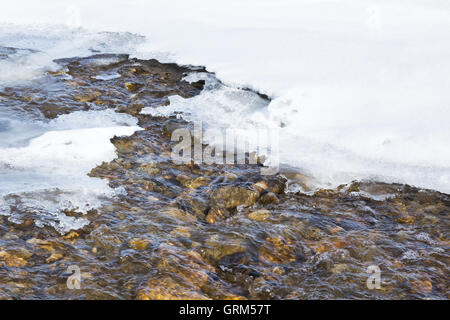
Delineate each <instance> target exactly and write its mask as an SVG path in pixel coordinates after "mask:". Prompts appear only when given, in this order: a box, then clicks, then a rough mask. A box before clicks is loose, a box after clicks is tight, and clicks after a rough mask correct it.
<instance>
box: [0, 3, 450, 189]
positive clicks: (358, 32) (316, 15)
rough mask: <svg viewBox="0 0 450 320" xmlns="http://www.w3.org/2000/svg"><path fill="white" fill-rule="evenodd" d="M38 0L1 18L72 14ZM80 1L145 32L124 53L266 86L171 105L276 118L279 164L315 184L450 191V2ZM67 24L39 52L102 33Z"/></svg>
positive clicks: (228, 115) (88, 22) (82, 8)
mask: <svg viewBox="0 0 450 320" xmlns="http://www.w3.org/2000/svg"><path fill="white" fill-rule="evenodd" d="M19 2H20V0H19ZM35 6H36V7H35V8H34V9H35V10H30V11H29V13H27V14H25V15H24V14H20V15H18V14H15V10H16V9H17V8H19V6H18V5H16V4H14V5H13V6H7V7H6V8H5V10H4V11H2V13H0V18H1V19H3V21H9V22H16V23H39V24H45V23H60V24H66V23H67V22H68V21H69V20H70V21H72V22H74V21H75V20H76V19H75V20H74V19H72V18H76V17H73V16H72V17H68V12H67V9H68V8H67V6H65V5H63V4H61V3H60V2H56V1H52V0H44V1H42V2H40V3H39V4H36V5H35ZM198 8H201V9H202V10H197V9H198ZM150 9H151V12H152V19H148V12H149V11H148V10H150ZM237 9H238V10H237ZM105 10H107V14H103V13H104V12H105ZM72 12H73V11H72ZM77 12H79V13H80V15H79V17H78V18H79V21H78V25H77V24H75V25H76V26H82V27H85V28H88V29H97V30H109V31H122V32H123V31H129V32H134V33H136V34H142V35H145V36H146V37H147V40H146V41H141V42H140V43H138V42H135V43H134V45H125V42H124V43H123V47H122V50H120V51H121V52H129V53H132V54H135V55H137V56H139V57H142V58H150V57H156V58H159V59H161V58H162V59H165V60H166V61H175V62H178V63H187V64H201V65H206V66H207V67H208V70H210V71H215V72H216V73H217V76H218V77H219V78H220V79H222V80H223V81H224V82H225V83H226V84H229V85H230V87H231V88H232V87H233V84H238V85H240V86H248V87H251V88H254V89H258V90H260V91H261V92H263V93H267V94H269V95H270V96H271V97H273V100H272V102H271V103H270V104H269V105H268V106H267V107H265V108H263V109H258V110H255V109H253V107H252V106H253V104H252V102H251V101H247V102H246V101H244V100H241V101H238V102H236V100H233V99H232V100H231V105H230V101H229V99H228V97H227V96H226V94H224V91H223V90H215V91H208V90H205V91H204V92H203V94H202V96H201V97H195V98H193V99H195V100H188V101H183V100H182V99H179V98H175V97H174V98H173V99H172V103H173V104H174V105H172V106H171V108H172V109H173V110H175V109H177V108H178V109H179V110H180V111H186V107H187V106H188V104H189V103H190V102H195V103H197V104H198V108H196V109H195V110H191V112H190V115H189V119H191V120H199V119H200V120H207V121H208V125H209V126H211V127H214V126H236V125H237V124H239V126H240V127H241V128H245V126H246V125H247V124H251V125H254V124H255V123H257V124H259V125H262V126H269V127H270V126H280V127H281V132H280V136H281V138H282V140H281V145H280V150H281V159H280V160H281V163H284V164H286V165H288V166H290V167H294V168H297V169H299V170H300V171H301V172H303V173H305V174H308V175H313V176H314V177H315V178H316V180H317V181H318V185H322V186H328V187H333V186H336V185H338V184H340V183H346V182H349V181H351V180H362V179H373V180H379V181H386V182H400V183H408V184H412V185H415V186H418V187H423V188H431V189H436V190H439V191H443V192H446V193H450V167H449V163H450V149H449V148H448V141H449V139H450V130H449V129H448V128H449V127H448V123H447V122H448V119H449V116H450V95H449V94H448V92H449V88H450V83H449V81H450V80H449V78H448V74H449V73H450V61H449V60H448V56H449V55H450V45H448V41H447V39H448V38H450V19H449V18H450V7H449V4H448V2H445V1H440V0H430V1H421V0H416V1H408V2H407V3H406V2H403V1H384V0H382V1H372V0H362V1H358V2H355V1H347V0H343V1H339V2H337V1H325V0H324V1H314V2H312V1H306V0H299V1H280V2H278V1H276V2H271V1H257V2H256V1H248V2H245V3H242V2H239V1H229V2H214V3H210V2H204V1H194V3H192V2H191V3H189V4H186V3H184V2H182V1H172V2H171V3H167V2H165V1H152V3H151V4H149V3H148V2H145V1H140V0H137V1H133V2H132V3H123V2H121V1H114V0H113V1H108V2H107V3H106V2H104V1H98V2H95V3H91V2H89V1H79V2H78V3H77ZM44 13H45V14H44ZM50 16H51V17H52V19H51V20H50V19H49V18H48V17H50ZM13 17H15V18H13ZM186 17H188V18H186ZM68 18H71V19H68ZM75 22H76V21H75ZM44 30H47V31H48V29H44ZM68 30H69V31H67V32H69V33H70V34H71V37H72V38H71V39H78V41H77V42H75V43H73V44H72V43H71V42H70V41H67V42H64V43H63V44H62V45H60V46H57V47H59V49H61V48H65V49H64V50H62V51H60V50H59V49H58V50H53V49H51V46H49V45H48V44H49V43H50V41H49V39H51V37H49V36H48V35H47V40H46V42H44V44H43V45H41V47H43V48H44V49H43V51H45V52H49V51H51V52H52V53H50V54H53V55H55V53H58V57H61V53H62V52H64V53H67V52H71V51H72V52H80V50H79V49H80V47H83V46H85V45H86V43H87V42H86V41H83V39H84V40H86V39H93V38H95V37H96V36H92V35H91V36H88V37H87V38H86V34H89V33H88V32H86V31H85V30H84V29H79V28H78V29H77V28H74V29H68ZM60 32H61V34H64V32H65V31H63V30H62V31H61V30H60ZM3 33H4V32H3ZM23 33H24V34H27V32H26V31H24V32H23ZM40 33H41V34H42V33H43V31H39V28H36V29H35V30H34V34H35V35H39V34H40ZM49 34H51V32H50V33H49ZM122 35H123V34H122ZM118 36H120V34H118ZM89 37H91V38H89ZM92 37H93V38H92ZM6 38H7V37H3V38H2V39H3V40H4V39H6ZM9 40H14V39H12V38H11V39H9ZM15 40H17V38H16V39H15ZM3 42H4V41H3ZM12 42H14V41H12ZM107 42H108V41H107ZM28 43H30V41H29V42H28ZM109 43H114V41H112V42H109ZM25 44H26V42H24V41H22V46H21V47H23V48H25V47H27V46H25ZM115 44H117V46H116V47H115V48H120V47H121V45H120V44H121V43H120V41H117V42H115ZM37 47H39V46H37ZM85 47H86V46H85ZM98 47H101V46H98ZM34 48H36V47H34ZM84 51H85V52H83V54H87V53H88V52H87V50H84ZM70 55H73V54H70ZM70 55H66V56H70ZM224 90H225V91H226V90H228V89H226V88H225V89H224ZM230 90H231V89H230ZM213 95H216V96H214V97H212V96H213ZM227 100H228V101H227ZM227 103H228V104H229V105H227ZM210 114H216V115H220V116H218V117H215V118H214V117H210Z"/></svg>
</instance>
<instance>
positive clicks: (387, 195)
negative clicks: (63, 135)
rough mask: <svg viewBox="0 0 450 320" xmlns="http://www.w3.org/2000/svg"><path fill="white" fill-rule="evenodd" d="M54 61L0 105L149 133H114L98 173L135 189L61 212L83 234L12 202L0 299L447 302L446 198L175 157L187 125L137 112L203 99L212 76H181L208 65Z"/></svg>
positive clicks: (96, 58)
mask: <svg viewBox="0 0 450 320" xmlns="http://www.w3.org/2000/svg"><path fill="white" fill-rule="evenodd" d="M10 50H13V49H12V48H10ZM0 58H1V56H0ZM57 63H58V64H59V65H60V69H59V70H57V71H49V72H48V73H47V74H46V75H45V76H44V77H42V78H40V79H38V80H35V81H33V82H32V83H30V84H28V85H20V86H11V87H7V88H4V89H2V90H1V91H0V108H13V109H14V110H15V111H16V112H23V113H24V114H25V113H26V114H28V115H30V114H32V115H33V116H34V117H35V118H36V119H41V120H43V121H48V120H50V119H54V118H56V117H58V116H59V115H62V114H69V113H71V112H74V111H81V110H102V109H113V110H115V111H116V112H118V113H127V114H129V115H132V116H133V117H136V118H137V119H138V125H139V126H140V127H141V128H142V129H143V130H140V131H136V132H135V133H134V134H133V135H131V136H129V137H114V138H113V139H112V140H111V142H112V143H113V145H114V146H115V148H116V153H117V158H116V159H115V160H113V161H111V162H108V163H106V162H104V163H103V164H101V165H99V166H98V167H96V168H93V169H92V171H91V172H90V174H89V175H90V176H91V177H93V178H101V179H105V180H107V181H108V182H109V185H110V186H111V187H112V188H118V187H122V188H123V189H124V190H125V191H126V192H124V193H123V194H121V195H118V196H117V197H113V198H109V199H104V201H103V205H102V206H101V207H100V208H98V209H95V210H90V211H89V212H88V213H87V214H82V213H81V212H78V211H77V210H76V209H72V210H65V211H64V214H65V215H66V216H69V217H75V218H82V219H86V220H87V221H88V224H86V225H85V226H83V227H82V228H80V229H76V230H71V231H68V232H63V233H60V232H58V230H56V229H55V228H54V227H52V226H51V224H44V225H39V226H38V225H36V220H37V219H38V218H39V214H40V212H38V211H35V210H33V209H32V208H29V209H23V207H20V206H18V205H15V203H19V202H20V199H21V196H22V195H20V194H11V195H9V196H8V197H9V198H8V200H9V202H8V206H6V207H2V209H1V210H2V213H1V215H0V298H2V299H69V298H70V299H325V298H330V299H337V298H339V299H383V298H385V299H428V298H432V299H449V298H450V291H449V277H448V274H449V254H448V249H449V245H450V241H449V231H450V228H449V216H448V214H449V212H450V196H449V195H447V194H442V193H439V192H436V191H432V190H420V189H417V188H414V187H411V186H407V185H397V184H385V183H376V182H364V181H360V182H353V183H351V184H348V185H342V186H340V187H339V188H337V189H333V190H325V189H321V190H317V191H310V192H306V191H305V188H297V189H296V188H294V187H293V186H296V185H298V186H302V185H304V184H305V179H307V177H305V176H303V175H301V174H300V173H297V172H295V171H288V170H282V171H281V172H280V173H279V174H276V175H272V176H264V175H261V173H260V169H261V166H262V165H261V164H254V165H251V164H243V165H216V164H212V165H207V164H190V165H189V164H181V165H177V164H174V163H173V161H172V160H171V156H170V152H171V149H172V147H173V145H174V144H175V142H173V141H172V140H171V133H172V132H173V130H175V129H178V128H188V129H192V123H189V122H186V121H184V120H182V119H180V118H179V117H175V116H172V117H167V118H165V117H156V116H151V115H148V114H141V113H140V111H141V110H142V109H143V108H144V107H159V106H164V105H168V104H169V103H170V101H169V99H168V97H169V96H173V95H179V96H182V97H185V98H188V97H192V96H195V95H198V94H200V93H201V91H202V90H203V87H204V84H205V83H204V81H202V80H200V81H197V82H192V83H190V82H188V81H186V80H184V77H185V76H186V75H188V74H189V73H206V72H207V71H206V70H205V69H204V68H201V67H192V66H178V65H175V64H163V63H159V62H158V61H156V60H139V59H130V58H129V56H128V55H124V54H117V55H112V54H108V55H105V54H97V55H93V56H92V57H87V58H70V59H61V60H58V61H57ZM99 75H103V76H102V77H99ZM105 75H106V76H105ZM261 98H262V99H267V97H261ZM204 147H205V146H204ZM0 178H1V176H0ZM0 183H1V182H0ZM12 212H15V214H16V217H17V215H19V217H20V219H11V214H12ZM72 265H76V266H78V267H79V268H80V271H81V283H80V287H81V288H80V289H78V290H77V289H75V290H73V289H69V288H68V287H67V279H68V277H69V276H70V275H71V274H70V273H68V271H67V270H68V268H69V267H70V266H72ZM369 266H377V267H379V268H380V271H381V284H380V286H381V287H380V288H379V289H369V288H368V287H367V283H366V282H367V279H368V277H369V276H370V274H369V273H368V267H369Z"/></svg>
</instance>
